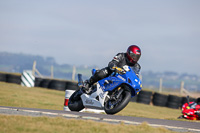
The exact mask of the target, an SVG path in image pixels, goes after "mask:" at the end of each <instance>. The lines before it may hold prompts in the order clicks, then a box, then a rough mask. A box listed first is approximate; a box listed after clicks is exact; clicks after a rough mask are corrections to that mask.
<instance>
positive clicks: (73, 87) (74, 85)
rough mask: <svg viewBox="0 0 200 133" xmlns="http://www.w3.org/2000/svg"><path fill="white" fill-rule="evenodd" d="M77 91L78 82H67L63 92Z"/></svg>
mask: <svg viewBox="0 0 200 133" xmlns="http://www.w3.org/2000/svg"><path fill="white" fill-rule="evenodd" d="M77 89H79V87H78V82H74V81H68V82H67V83H66V86H65V90H77Z"/></svg>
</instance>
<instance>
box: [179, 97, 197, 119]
mask: <svg viewBox="0 0 200 133" xmlns="http://www.w3.org/2000/svg"><path fill="white" fill-rule="evenodd" d="M183 118H185V119H188V120H200V105H198V104H197V103H195V102H190V101H189V97H187V102H186V103H185V104H183V106H182V115H181V116H179V117H178V119H183Z"/></svg>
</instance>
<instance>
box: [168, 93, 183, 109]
mask: <svg viewBox="0 0 200 133" xmlns="http://www.w3.org/2000/svg"><path fill="white" fill-rule="evenodd" d="M181 100H182V99H181V97H178V96H174V95H169V96H168V101H167V107H169V108H173V109H178V108H179V107H180V105H181Z"/></svg>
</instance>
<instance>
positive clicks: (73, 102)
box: [68, 90, 84, 112]
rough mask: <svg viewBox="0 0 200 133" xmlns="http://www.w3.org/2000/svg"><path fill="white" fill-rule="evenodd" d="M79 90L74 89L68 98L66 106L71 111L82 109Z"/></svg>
mask: <svg viewBox="0 0 200 133" xmlns="http://www.w3.org/2000/svg"><path fill="white" fill-rule="evenodd" d="M81 94H82V93H81V92H80V90H76V91H75V92H74V93H73V94H72V95H71V97H70V98H69V102H68V108H69V109H70V110H71V111H77V112H79V111H81V110H82V109H84V106H83V102H82V100H81Z"/></svg>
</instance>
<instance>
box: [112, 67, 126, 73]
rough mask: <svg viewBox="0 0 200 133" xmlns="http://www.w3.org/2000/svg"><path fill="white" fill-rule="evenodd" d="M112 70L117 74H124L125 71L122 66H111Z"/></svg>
mask: <svg viewBox="0 0 200 133" xmlns="http://www.w3.org/2000/svg"><path fill="white" fill-rule="evenodd" d="M112 70H113V71H115V72H116V73H119V74H125V73H126V71H125V70H124V69H123V68H120V67H112Z"/></svg>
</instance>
